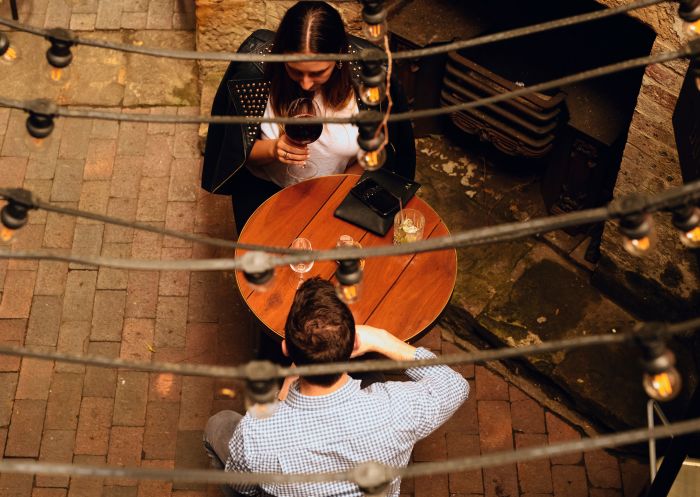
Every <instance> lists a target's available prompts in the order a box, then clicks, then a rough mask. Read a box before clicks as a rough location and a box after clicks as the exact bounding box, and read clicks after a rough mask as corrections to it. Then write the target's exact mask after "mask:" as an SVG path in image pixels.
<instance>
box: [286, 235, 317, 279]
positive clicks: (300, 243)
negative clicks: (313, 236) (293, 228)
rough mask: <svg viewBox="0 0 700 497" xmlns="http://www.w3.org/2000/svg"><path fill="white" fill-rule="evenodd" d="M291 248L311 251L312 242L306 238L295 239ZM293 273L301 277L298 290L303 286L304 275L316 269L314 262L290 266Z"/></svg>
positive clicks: (303, 262)
mask: <svg viewBox="0 0 700 497" xmlns="http://www.w3.org/2000/svg"><path fill="white" fill-rule="evenodd" d="M289 248H293V249H296V250H311V242H310V241H309V240H307V239H306V238H295V239H294V241H293V242H292V244H291V245H290V246H289ZM289 267H290V268H292V271H294V272H295V273H297V274H298V275H299V281H298V282H297V288H299V287H300V286H301V284H302V283H303V281H304V274H305V273H308V272H309V271H311V268H312V267H314V261H302V262H297V263H294V264H290V265H289Z"/></svg>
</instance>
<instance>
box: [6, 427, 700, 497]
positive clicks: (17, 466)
mask: <svg viewBox="0 0 700 497" xmlns="http://www.w3.org/2000/svg"><path fill="white" fill-rule="evenodd" d="M698 430H700V418H694V419H689V420H686V421H680V422H676V423H672V424H669V425H666V426H658V427H655V428H639V429H634V430H628V431H623V432H618V433H614V434H610V435H602V436H599V437H591V438H583V439H580V440H575V441H569V442H560V443H555V444H550V445H546V446H538V447H528V448H523V449H517V450H504V451H496V452H490V453H486V454H481V455H479V456H469V457H462V458H455V459H449V460H446V461H438V462H423V463H414V464H412V465H410V466H407V467H405V468H394V467H390V466H386V465H384V464H382V463H378V462H365V463H362V464H359V465H357V466H355V467H353V468H351V469H348V470H346V471H341V472H333V473H306V474H299V473H293V474H283V473H241V472H228V471H221V470H213V469H183V468H177V469H158V468H137V467H114V466H111V467H110V466H92V465H81V464H62V463H51V462H35V461H27V460H11V459H3V460H0V472H3V473H5V472H7V473H20V474H43V475H56V476H58V475H61V476H73V477H100V478H102V477H104V478H129V479H137V480H160V481H173V482H176V481H177V482H197V483H209V484H220V485H223V484H234V485H235V484H241V485H243V484H248V485H256V484H293V483H327V482H338V481H349V482H352V483H355V484H357V485H358V486H359V487H360V489H361V490H362V491H363V492H364V493H365V494H366V495H385V490H386V488H387V487H388V485H389V483H390V482H391V481H392V480H394V479H395V478H397V477H404V478H411V477H421V476H430V475H438V474H447V473H453V472H461V471H469V470H474V469H482V468H489V467H494V466H502V465H505V464H514V463H518V462H527V461H533V460H538V459H545V458H551V457H555V456H560V455H565V454H572V453H576V452H590V451H593V450H599V449H605V448H610V447H617V446H621V445H630V444H634V443H639V442H644V441H648V440H657V439H661V438H666V437H672V436H680V435H685V434H689V433H695V432H697V431H698Z"/></svg>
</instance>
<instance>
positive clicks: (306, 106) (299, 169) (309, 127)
mask: <svg viewBox="0 0 700 497" xmlns="http://www.w3.org/2000/svg"><path fill="white" fill-rule="evenodd" d="M320 115H321V110H320V109H319V108H318V104H317V103H316V102H314V100H313V99H312V98H308V97H303V98H297V99H296V100H292V102H291V103H290V104H289V108H288V110H287V116H288V117H293V118H295V119H299V121H300V123H299V124H297V123H289V124H286V125H285V127H284V128H285V129H284V132H285V133H286V135H287V137H288V138H289V139H290V141H292V142H294V143H295V144H297V145H299V146H306V145H308V144H309V143H313V142H315V141H316V140H318V139H319V137H320V136H321V133H323V124H321V123H316V124H309V123H303V122H302V121H303V119H305V118H309V117H318V116H320ZM317 173H318V168H317V167H316V166H315V165H314V164H312V163H311V162H309V161H306V164H305V165H304V166H297V165H294V164H289V165H287V174H288V175H289V176H290V177H291V178H293V179H295V180H297V181H303V180H305V179H309V178H313V177H314V176H316V174H317Z"/></svg>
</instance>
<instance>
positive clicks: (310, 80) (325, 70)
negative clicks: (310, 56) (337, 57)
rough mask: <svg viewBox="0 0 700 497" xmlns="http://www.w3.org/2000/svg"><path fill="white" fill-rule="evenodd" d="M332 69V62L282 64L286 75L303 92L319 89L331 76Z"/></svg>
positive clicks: (333, 65) (333, 63)
mask: <svg viewBox="0 0 700 497" xmlns="http://www.w3.org/2000/svg"><path fill="white" fill-rule="evenodd" d="M334 67H335V62H333V61H308V62H287V63H285V64H284V68H285V69H286V70H287V75H288V76H289V77H290V78H291V79H292V81H294V82H295V83H297V84H298V85H299V86H300V87H301V88H302V90H304V91H316V90H318V89H319V88H321V86H323V85H324V83H325V82H326V81H328V78H330V77H331V74H333V68H334Z"/></svg>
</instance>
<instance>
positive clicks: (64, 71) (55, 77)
mask: <svg viewBox="0 0 700 497" xmlns="http://www.w3.org/2000/svg"><path fill="white" fill-rule="evenodd" d="M69 79H70V69H69V68H68V67H53V66H49V82H50V83H52V84H54V85H64V84H66V83H67V82H68V80H69Z"/></svg>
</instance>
